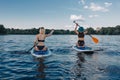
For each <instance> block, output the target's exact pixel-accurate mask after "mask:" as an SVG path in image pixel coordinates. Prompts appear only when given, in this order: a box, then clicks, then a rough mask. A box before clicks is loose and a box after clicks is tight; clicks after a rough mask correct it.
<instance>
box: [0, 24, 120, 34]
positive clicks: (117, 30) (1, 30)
mask: <svg viewBox="0 0 120 80" xmlns="http://www.w3.org/2000/svg"><path fill="white" fill-rule="evenodd" d="M86 30H87V31H88V33H89V34H100V35H120V25H117V26H115V27H102V28H101V29H100V30H99V31H98V30H94V29H93V28H92V27H90V28H87V29H86ZM50 31H51V30H50V29H46V34H48V33H49V32H50ZM38 33H39V29H36V28H32V29H14V28H11V29H10V28H6V29H5V27H4V26H3V25H0V34H38ZM53 34H56V35H58V34H60V35H62V34H75V32H74V31H70V30H63V29H60V30H55V31H54V33H53Z"/></svg>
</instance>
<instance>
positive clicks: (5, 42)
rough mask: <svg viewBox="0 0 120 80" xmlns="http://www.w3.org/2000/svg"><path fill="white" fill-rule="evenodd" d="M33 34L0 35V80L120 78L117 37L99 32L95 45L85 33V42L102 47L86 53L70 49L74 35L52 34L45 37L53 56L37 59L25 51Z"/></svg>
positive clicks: (32, 38)
mask: <svg viewBox="0 0 120 80" xmlns="http://www.w3.org/2000/svg"><path fill="white" fill-rule="evenodd" d="M94 36H96V35H94ZM34 37H35V36H34V35H5V36H0V80H120V72H119V71H120V61H119V60H120V51H119V47H120V42H119V41H120V37H119V36H100V35H98V36H96V37H97V38H98V39H99V41H100V42H99V44H97V45H96V44H94V43H93V42H92V40H91V38H90V37H88V36H86V37H85V40H86V45H89V46H93V48H97V47H98V49H101V50H100V51H98V50H96V52H94V53H93V54H91V53H89V54H86V53H77V52H76V51H74V50H73V49H72V47H71V46H72V45H74V44H75V42H76V39H77V36H75V35H64V36H63V35H53V36H51V37H50V38H47V39H46V46H47V47H48V48H50V50H51V51H52V56H50V57H46V58H39V59H36V58H34V57H33V56H32V55H31V54H30V53H26V51H28V50H29V49H30V48H31V47H32V46H33V41H34ZM108 39H109V40H111V41H109V42H108ZM51 41H52V42H51Z"/></svg>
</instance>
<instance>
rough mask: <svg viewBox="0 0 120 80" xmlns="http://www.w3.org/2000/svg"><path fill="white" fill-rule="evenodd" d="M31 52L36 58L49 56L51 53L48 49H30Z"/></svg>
mask: <svg viewBox="0 0 120 80" xmlns="http://www.w3.org/2000/svg"><path fill="white" fill-rule="evenodd" d="M31 54H32V55H33V56H35V57H37V58H40V57H47V56H50V55H51V54H52V53H51V51H50V50H49V49H47V50H46V51H35V50H34V49H32V51H31Z"/></svg>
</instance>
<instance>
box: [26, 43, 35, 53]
mask: <svg viewBox="0 0 120 80" xmlns="http://www.w3.org/2000/svg"><path fill="white" fill-rule="evenodd" d="M34 47H35V45H34V46H33V47H31V48H30V49H29V50H28V51H26V53H29V52H30V51H31V50H32V49H33V48H34Z"/></svg>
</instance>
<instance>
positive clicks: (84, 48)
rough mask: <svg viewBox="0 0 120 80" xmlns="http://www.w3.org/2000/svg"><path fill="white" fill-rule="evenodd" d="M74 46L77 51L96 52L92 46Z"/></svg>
mask: <svg viewBox="0 0 120 80" xmlns="http://www.w3.org/2000/svg"><path fill="white" fill-rule="evenodd" d="M72 48H73V49H74V50H76V51H77V52H83V53H87V52H88V53H90V52H94V50H93V49H92V48H90V47H87V46H85V47H77V46H72Z"/></svg>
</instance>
